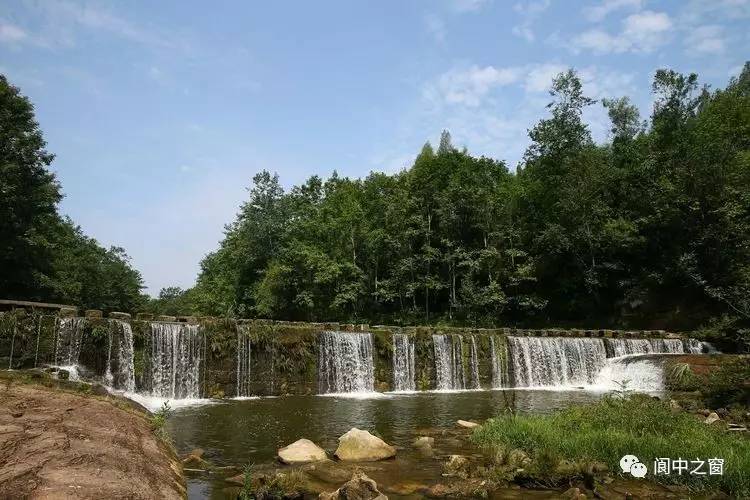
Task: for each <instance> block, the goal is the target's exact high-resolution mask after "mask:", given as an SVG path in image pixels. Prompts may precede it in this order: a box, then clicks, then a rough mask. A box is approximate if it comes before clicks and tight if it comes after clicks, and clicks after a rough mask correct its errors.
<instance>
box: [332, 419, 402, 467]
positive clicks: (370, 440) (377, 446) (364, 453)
mask: <svg viewBox="0 0 750 500" xmlns="http://www.w3.org/2000/svg"><path fill="white" fill-rule="evenodd" d="M335 455H336V456H337V457H338V459H339V460H344V461H349V462H374V461H376V460H383V459H386V458H391V457H394V456H396V448H394V447H393V446H391V445H389V444H388V443H386V442H385V441H383V440H382V439H380V438H379V437H377V436H373V435H372V434H370V433H369V432H367V431H361V430H359V429H357V428H356V427H352V428H351V429H350V430H349V432H347V433H346V434H344V435H343V436H341V437H340V438H339V447H338V448H337V449H336V453H335Z"/></svg>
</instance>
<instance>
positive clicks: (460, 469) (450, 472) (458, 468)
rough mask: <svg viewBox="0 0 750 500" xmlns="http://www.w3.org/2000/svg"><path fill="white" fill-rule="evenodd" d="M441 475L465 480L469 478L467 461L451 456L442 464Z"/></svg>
mask: <svg viewBox="0 0 750 500" xmlns="http://www.w3.org/2000/svg"><path fill="white" fill-rule="evenodd" d="M443 475H444V476H447V477H460V478H464V479H466V478H467V477H468V476H469V459H467V458H466V457H464V456H462V455H451V456H450V457H449V458H448V461H447V462H445V463H444V464H443Z"/></svg>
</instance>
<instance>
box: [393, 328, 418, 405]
mask: <svg viewBox="0 0 750 500" xmlns="http://www.w3.org/2000/svg"><path fill="white" fill-rule="evenodd" d="M414 373H415V370H414V341H413V339H411V338H410V337H409V336H408V335H406V334H404V333H394V334H393V390H394V391H402V392H403V391H413V390H415V389H416V384H415V383H414Z"/></svg>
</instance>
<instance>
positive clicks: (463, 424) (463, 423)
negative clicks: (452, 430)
mask: <svg viewBox="0 0 750 500" xmlns="http://www.w3.org/2000/svg"><path fill="white" fill-rule="evenodd" d="M456 425H457V426H459V427H463V428H464V429H474V428H476V427H479V424H478V423H476V422H471V421H469V420H459V421H457V422H456Z"/></svg>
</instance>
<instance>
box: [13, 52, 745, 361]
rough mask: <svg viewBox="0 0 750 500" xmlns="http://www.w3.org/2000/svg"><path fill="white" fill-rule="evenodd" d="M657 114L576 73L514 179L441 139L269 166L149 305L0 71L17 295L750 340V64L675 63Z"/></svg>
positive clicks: (566, 80)
mask: <svg viewBox="0 0 750 500" xmlns="http://www.w3.org/2000/svg"><path fill="white" fill-rule="evenodd" d="M652 90H653V94H654V107H653V110H652V112H651V113H650V116H649V119H648V120H647V121H646V122H643V121H642V120H641V118H640V115H639V113H638V110H637V109H636V108H635V107H634V106H633V104H632V103H631V102H630V101H629V100H628V99H627V98H625V97H617V96H613V97H610V98H606V99H603V100H602V104H603V105H604V106H605V108H606V110H607V112H608V114H609V117H610V120H611V122H612V125H611V140H609V141H607V142H606V143H604V144H596V143H595V142H594V141H593V139H592V137H591V133H590V131H589V127H588V125H587V124H586V123H585V121H584V119H583V116H584V112H585V110H586V109H587V108H589V107H591V106H595V105H597V103H596V102H595V101H593V100H592V99H590V98H589V97H587V96H586V94H585V91H584V88H583V85H582V83H581V80H580V78H579V76H578V75H577V74H576V72H575V71H573V70H569V71H566V72H564V73H561V74H560V75H558V76H557V77H556V78H555V79H554V82H553V86H552V90H551V102H550V104H549V106H548V109H549V115H548V116H546V117H544V118H543V119H542V120H540V121H539V123H538V124H536V125H535V126H534V127H532V128H531V130H530V131H529V136H530V138H531V145H530V146H529V148H528V150H527V151H526V154H525V155H524V159H523V161H522V162H521V164H520V165H518V168H517V169H516V171H515V172H512V171H511V170H509V168H508V167H507V165H506V164H505V163H503V162H502V161H497V160H493V159H490V158H486V157H475V156H472V155H470V154H469V153H468V152H467V151H466V150H465V149H457V148H456V147H455V146H454V145H453V143H452V140H451V136H450V133H449V132H448V131H443V133H442V134H441V137H440V143H439V145H438V147H437V149H434V148H433V147H432V146H431V145H430V144H429V143H427V144H425V145H424V147H423V148H422V149H421V151H420V152H419V154H418V155H417V156H416V157H415V159H414V162H413V164H412V165H411V167H410V168H408V169H405V170H404V171H401V172H398V173H395V174H392V175H388V174H384V173H376V172H373V173H370V175H368V176H367V177H366V178H364V179H349V178H346V177H340V176H339V175H338V174H337V173H335V172H334V174H333V175H332V176H331V177H330V178H328V179H321V178H320V177H318V176H312V177H310V178H309V179H308V180H307V181H305V182H304V183H302V184H300V185H298V186H294V187H292V188H291V189H289V190H285V189H284V188H283V187H282V185H281V182H280V180H279V177H278V175H276V174H272V173H270V172H267V171H263V172H260V173H258V174H257V175H255V176H254V177H253V182H252V186H251V187H250V189H249V193H248V199H247V201H246V202H245V203H244V204H243V205H242V207H241V208H240V211H239V213H238V215H237V218H236V220H235V221H233V222H232V223H231V224H229V225H227V227H226V230H225V237H224V240H223V241H222V242H221V244H220V246H219V248H218V249H216V251H214V252H212V253H210V254H208V255H207V256H206V257H205V258H204V259H203V261H202V262H201V271H200V274H199V276H198V279H197V282H196V285H195V287H193V288H191V289H189V290H181V289H178V288H166V289H164V290H162V292H161V293H160V295H159V297H158V298H157V299H153V300H148V301H146V300H144V298H143V297H141V296H140V294H139V291H140V289H141V278H140V275H139V274H138V273H137V271H135V270H133V269H132V268H131V266H130V264H129V261H128V258H127V255H125V253H124V252H123V250H122V249H118V248H111V249H109V250H105V249H103V248H101V247H100V246H99V245H98V243H97V242H96V241H95V240H92V239H90V238H88V237H86V236H85V235H83V234H82V232H81V231H80V229H79V228H76V227H75V226H74V225H73V224H72V223H71V222H70V221H67V220H62V219H61V218H60V216H59V215H58V214H57V211H56V204H57V202H58V201H59V199H60V193H59V188H58V186H57V184H56V181H55V179H54V176H53V175H52V174H51V173H50V172H49V171H48V170H47V167H48V166H49V165H50V163H51V161H52V156H51V155H50V154H49V153H47V152H46V150H45V149H44V148H45V144H44V141H43V138H42V135H41V132H40V131H39V129H38V126H37V124H36V123H35V122H34V119H33V108H32V106H31V104H30V103H29V102H28V100H27V99H26V98H24V97H23V96H21V95H20V93H19V91H18V89H16V88H14V87H12V86H10V85H9V84H8V83H7V81H6V80H5V79H4V78H3V79H2V81H0V110H2V113H1V115H2V116H0V120H2V123H1V125H2V127H1V128H0V130H1V131H0V193H2V196H0V242H2V243H0V269H4V270H8V271H7V272H4V273H0V295H8V296H13V297H18V298H30V299H49V300H53V299H54V300H58V301H65V302H72V303H75V304H77V305H81V306H84V307H92V308H99V309H108V310H112V309H122V310H128V311H130V310H134V309H141V310H146V311H150V312H154V313H156V314H170V315H177V314H210V315H215V316H221V317H225V318H238V317H265V318H273V319H288V320H306V321H348V322H370V323H373V324H375V323H397V324H414V323H434V324H441V323H444V324H475V325H478V324H484V325H488V326H491V325H500V324H503V325H508V324H516V325H528V326H531V324H532V323H546V324H549V323H550V322H556V323H559V324H564V323H567V324H571V323H575V324H578V325H583V324H587V325H591V324H600V325H601V324H608V325H612V326H620V327H631V326H632V327H635V328H641V327H643V328H647V327H653V326H654V324H655V323H658V324H660V325H666V326H668V327H670V328H676V329H691V328H695V327H697V326H699V325H706V324H708V325H710V324H711V321H712V319H714V321H715V318H722V320H721V321H722V324H723V326H722V328H717V329H714V332H715V333H716V334H717V337H718V339H719V340H721V341H723V342H722V344H723V345H724V347H725V348H728V349H739V350H743V349H744V350H750V64H747V65H746V66H745V68H744V69H743V71H742V72H741V74H740V75H739V77H737V78H734V79H732V80H731V81H730V82H729V84H728V85H727V87H726V88H724V89H719V90H715V91H710V90H709V89H708V88H705V87H704V88H701V87H700V84H699V80H698V77H697V76H696V75H692V74H691V75H682V74H679V73H676V72H674V71H671V70H658V71H657V72H656V73H655V77H654V82H653V85H652Z"/></svg>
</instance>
